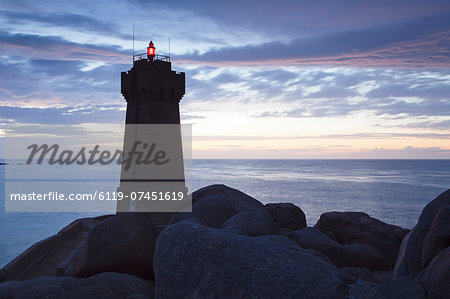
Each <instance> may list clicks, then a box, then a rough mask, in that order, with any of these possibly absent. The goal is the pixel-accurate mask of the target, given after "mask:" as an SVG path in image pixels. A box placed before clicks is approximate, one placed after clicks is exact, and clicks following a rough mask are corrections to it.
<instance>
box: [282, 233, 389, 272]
mask: <svg viewBox="0 0 450 299" xmlns="http://www.w3.org/2000/svg"><path fill="white" fill-rule="evenodd" d="M288 237H289V238H291V239H292V240H294V241H295V242H296V243H297V244H298V245H299V246H300V247H302V248H305V249H314V250H317V251H319V252H321V253H323V254H325V255H326V256H328V257H329V258H330V259H331V260H332V261H333V263H334V264H335V265H336V266H337V267H340V268H341V267H364V268H368V269H370V270H372V271H377V270H389V269H390V266H389V263H388V261H386V259H385V258H383V256H381V254H380V253H378V252H377V251H376V250H375V249H374V248H373V247H371V246H369V245H367V244H349V245H342V244H340V243H339V242H336V241H334V240H332V239H330V238H329V237H328V236H327V235H325V234H323V233H322V232H320V231H319V230H318V229H316V228H313V227H306V228H303V229H300V230H297V231H295V232H292V233H290V234H289V235H288Z"/></svg>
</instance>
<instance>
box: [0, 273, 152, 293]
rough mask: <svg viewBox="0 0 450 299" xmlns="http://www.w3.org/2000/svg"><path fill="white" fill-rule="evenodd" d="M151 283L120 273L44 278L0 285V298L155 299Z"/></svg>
mask: <svg viewBox="0 0 450 299" xmlns="http://www.w3.org/2000/svg"><path fill="white" fill-rule="evenodd" d="M154 293H155V286H154V283H153V282H150V281H147V280H144V279H140V278H137V277H134V276H132V275H127V274H120V273H100V274H97V275H95V276H92V277H89V278H73V277H53V276H44V277H39V278H35V279H31V280H25V281H8V282H5V283H2V284H0V298H4V299H9V298H11V299H13V298H16V299H18V298H29V299H34V298H36V299H41V298H49V299H53V298H54V299H57V298H83V299H91V298H92V299H97V298H100V299H102V298H104V299H110V298H112V299H116V298H117V299H119V298H154Z"/></svg>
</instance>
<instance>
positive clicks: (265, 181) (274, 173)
mask: <svg viewBox="0 0 450 299" xmlns="http://www.w3.org/2000/svg"><path fill="white" fill-rule="evenodd" d="M0 169H1V173H0V175H1V178H2V180H1V181H2V182H3V183H4V181H5V174H4V170H5V166H3V165H2V166H0ZM114 171H115V170H114ZM119 174H120V173H119V171H117V173H111V176H108V180H110V182H111V185H112V186H116V185H117V186H118V177H119ZM191 174H192V176H191V179H190V184H191V188H190V191H195V190H198V189H199V188H202V187H205V186H208V185H212V184H225V185H227V186H229V187H232V188H235V189H238V190H240V191H242V192H244V193H246V194H248V195H250V196H252V197H254V198H256V199H258V200H259V201H261V202H262V203H264V204H265V203H269V202H274V203H276V202H291V203H293V204H295V205H297V206H299V207H300V208H301V209H302V210H303V211H304V213H305V214H306V219H307V225H308V226H313V225H314V224H315V223H316V221H317V220H318V218H319V217H320V215H321V214H322V213H324V212H330V211H360V212H365V213H367V214H369V215H370V216H371V217H374V218H377V219H379V220H381V221H383V222H386V223H389V224H395V225H399V226H401V227H405V228H409V229H411V228H412V227H413V226H414V225H415V223H416V222H417V220H418V217H419V215H420V213H421V212H422V209H423V208H424V207H425V205H426V204H427V203H428V202H430V201H431V200H433V199H434V198H436V197H437V196H438V195H439V194H440V193H442V192H444V191H445V190H447V189H449V188H450V160H433V159H426V160H409V159H405V160H399V159H383V160H375V159H373V160H372V159H371V160H369V159H364V160H363V159H345V160H344V159H299V160H297V159H193V160H192V170H191ZM91 175H92V177H95V174H94V173H92V174H91ZM1 187H2V192H1V203H2V204H1V205H0V207H2V211H1V212H0V240H1V241H0V267H3V266H4V265H6V264H7V263H8V262H10V261H11V260H12V259H13V258H15V257H16V256H17V255H19V254H20V253H21V252H23V251H24V250H25V249H27V248H28V247H29V246H31V245H32V244H34V243H35V242H37V241H39V240H42V239H44V238H47V237H49V236H51V235H53V234H55V233H57V232H58V231H59V230H60V229H62V228H63V227H64V226H66V225H68V224H69V223H71V222H72V221H74V220H75V219H78V218H82V217H92V216H96V215H102V214H105V213H81V212H76V213H75V212H73V213H71V212H64V213H42V212H36V213H33V212H28V213H21V212H15V213H5V212H4V201H5V194H4V184H2V186H1Z"/></svg>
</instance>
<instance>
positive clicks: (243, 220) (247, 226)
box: [222, 208, 277, 237]
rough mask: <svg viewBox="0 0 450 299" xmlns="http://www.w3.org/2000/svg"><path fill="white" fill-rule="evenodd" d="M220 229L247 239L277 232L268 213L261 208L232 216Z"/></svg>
mask: <svg viewBox="0 0 450 299" xmlns="http://www.w3.org/2000/svg"><path fill="white" fill-rule="evenodd" d="M222 229H224V230H226V231H229V232H233V233H235V234H239V235H245V236H249V237H254V236H263V235H275V234H276V231H277V230H276V227H275V224H274V223H273V221H272V217H271V216H270V214H269V212H267V211H266V210H265V209H262V208H261V209H257V210H255V211H250V212H248V211H246V212H241V213H239V214H236V215H234V216H233V217H231V218H229V219H228V220H227V221H226V222H225V223H224V224H223V226H222Z"/></svg>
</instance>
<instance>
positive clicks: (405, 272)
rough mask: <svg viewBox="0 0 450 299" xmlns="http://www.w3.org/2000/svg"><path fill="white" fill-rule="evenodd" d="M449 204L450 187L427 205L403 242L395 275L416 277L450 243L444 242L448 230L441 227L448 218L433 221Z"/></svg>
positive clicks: (444, 211)
mask: <svg viewBox="0 0 450 299" xmlns="http://www.w3.org/2000/svg"><path fill="white" fill-rule="evenodd" d="M448 206H450V189H449V190H447V191H445V192H443V193H442V194H441V195H439V196H438V197H437V198H435V199H434V200H432V201H431V202H430V203H428V204H427V205H426V206H425V208H424V209H423V211H422V214H420V217H419V220H418V221H417V224H416V225H415V226H414V228H413V229H412V230H411V232H410V233H409V234H408V236H407V237H405V239H404V240H403V242H402V246H401V249H400V252H399V256H398V259H397V263H396V264H395V269H394V273H393V276H394V277H399V276H411V277H416V276H417V274H418V273H419V272H420V271H421V270H422V269H423V268H424V266H426V264H427V263H429V262H430V260H431V258H432V257H434V256H436V254H437V253H438V251H439V250H442V248H443V247H444V248H445V247H446V246H448V245H449V244H448V243H447V244H443V243H442V240H445V238H446V237H445V236H446V234H448V231H447V232H445V231H442V230H441V228H440V227H439V226H440V224H442V225H443V226H447V225H448V219H441V216H439V217H438V218H437V219H436V222H435V223H433V222H434V220H435V217H436V216H437V215H438V214H440V213H439V211H440V210H441V209H443V214H445V213H446V211H447V208H448ZM432 226H433V229H432ZM428 234H430V235H428ZM427 235H428V237H427ZM425 240H426V242H425ZM436 246H437V248H439V249H437V248H436ZM424 249H425V250H424ZM422 261H423V263H424V264H423V263H422Z"/></svg>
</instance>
